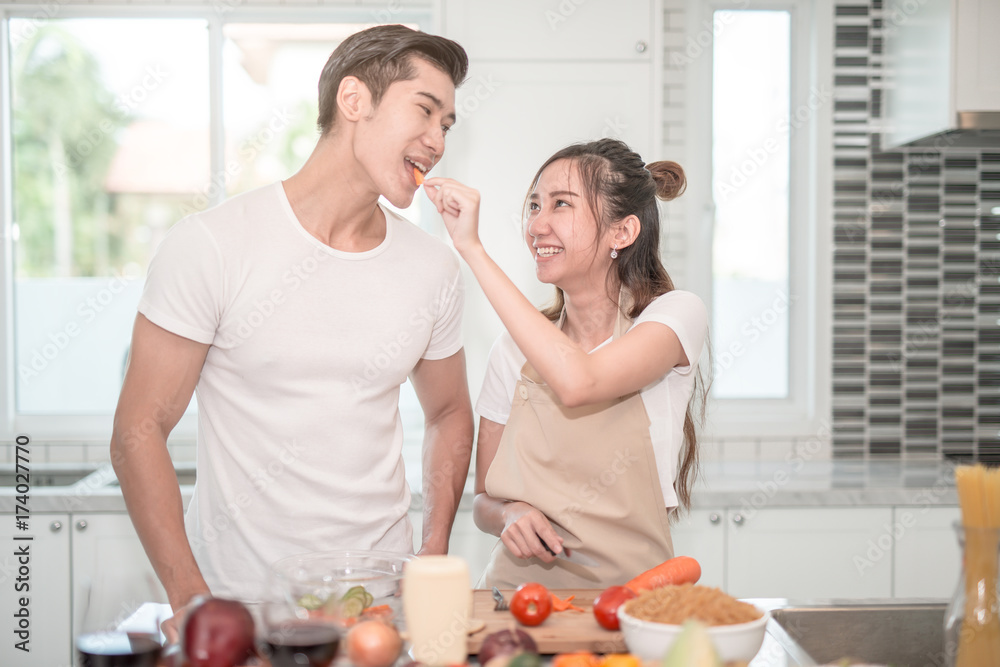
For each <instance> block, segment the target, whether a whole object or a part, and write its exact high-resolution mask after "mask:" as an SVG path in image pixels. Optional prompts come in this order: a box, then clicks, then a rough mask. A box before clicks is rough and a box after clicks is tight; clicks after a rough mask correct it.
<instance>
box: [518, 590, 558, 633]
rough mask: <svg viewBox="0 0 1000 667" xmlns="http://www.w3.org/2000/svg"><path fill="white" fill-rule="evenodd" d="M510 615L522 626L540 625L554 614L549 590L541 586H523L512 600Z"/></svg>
mask: <svg viewBox="0 0 1000 667" xmlns="http://www.w3.org/2000/svg"><path fill="white" fill-rule="evenodd" d="M510 613H512V614H514V618H516V619H517V620H518V621H519V622H520V623H521V625H540V624H541V622H542V621H544V620H545V619H546V618H548V617H549V614H550V613H552V598H551V597H550V596H549V589H547V588H545V586H542V585H541V584H521V585H520V586H518V587H517V590H516V591H514V597H513V598H511V600H510Z"/></svg>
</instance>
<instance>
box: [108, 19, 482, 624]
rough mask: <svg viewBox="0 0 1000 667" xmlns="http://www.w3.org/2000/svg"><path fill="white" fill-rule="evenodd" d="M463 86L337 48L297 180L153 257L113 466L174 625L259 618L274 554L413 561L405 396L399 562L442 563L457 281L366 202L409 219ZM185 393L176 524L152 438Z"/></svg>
mask: <svg viewBox="0 0 1000 667" xmlns="http://www.w3.org/2000/svg"><path fill="white" fill-rule="evenodd" d="M467 67H468V61H467V57H466V54H465V52H464V50H462V48H461V47H460V46H459V45H458V44H456V43H454V42H452V41H450V40H447V39H443V38H441V37H436V36H432V35H428V34H425V33H421V32H417V31H413V30H410V29H408V28H405V27H402V26H380V27H376V28H372V29H369V30H365V31H363V32H360V33H357V34H355V35H353V36H351V37H349V38H348V39H347V40H345V41H344V42H343V44H341V45H340V46H339V47H338V48H337V50H336V51H334V53H333V54H332V55H331V57H330V59H329V61H328V62H327V64H326V66H325V67H324V69H323V73H322V76H321V78H320V83H319V125H320V129H321V137H320V139H319V142H318V143H317V145H316V148H315V150H314V151H313V153H312V155H311V156H310V158H309V159H308V161H307V162H306V164H305V165H304V166H303V167H302V169H301V170H300V171H299V172H298V173H296V174H295V175H294V176H292V177H291V178H289V179H288V180H287V181H284V182H279V183H275V184H273V185H271V186H267V187H264V188H260V189H258V190H255V191H253V192H249V193H246V194H244V195H241V196H238V197H234V198H233V199H231V200H229V201H227V202H226V203H224V204H222V205H221V206H218V207H216V208H214V209H211V210H209V211H205V212H203V213H199V214H195V215H192V216H189V217H188V218H185V219H184V220H182V221H181V222H178V223H177V224H176V225H175V227H174V229H173V230H171V233H170V234H169V235H168V237H167V238H166V239H165V240H164V241H163V243H162V245H161V246H160V248H159V249H158V251H157V255H156V257H155V258H154V260H153V262H152V263H151V265H150V268H149V276H148V280H147V283H146V287H145V291H144V293H143V297H142V300H141V302H140V304H139V314H138V316H137V318H136V323H135V328H134V331H133V337H132V348H131V358H130V360H129V364H128V370H127V373H126V377H125V382H124V386H123V387H122V392H121V397H120V399H119V402H118V410H117V412H116V414H115V424H114V433H113V436H112V441H111V454H112V461H113V462H114V465H115V471H116V472H117V473H118V477H119V479H120V481H121V488H122V493H123V494H124V496H125V501H126V504H127V506H128V510H129V514H130V516H131V517H132V521H133V523H134V524H135V527H136V531H137V532H138V534H139V537H140V539H141V540H142V543H143V546H144V547H145V550H146V553H147V554H148V556H149V558H150V561H151V562H152V564H153V567H154V568H155V570H156V573H157V575H158V576H159V578H160V581H161V582H162V583H163V586H164V588H165V589H166V592H167V595H168V596H169V600H170V603H171V605H172V606H173V608H174V610H175V612H177V611H178V610H180V609H181V608H182V607H184V606H185V605H186V604H188V602H189V601H190V600H191V599H192V597H194V596H196V595H199V594H205V593H211V594H213V595H216V596H220V597H233V598H238V599H244V600H255V599H259V598H260V596H261V595H262V593H263V588H264V586H265V581H266V566H267V565H268V564H269V563H271V562H273V561H275V560H277V559H279V558H282V557H284V556H288V555H291V554H295V553H301V552H304V551H311V550H325V549H348V548H349V549H385V550H391V551H397V552H410V551H411V550H412V548H413V538H412V532H411V526H410V523H409V521H408V519H407V509H408V508H409V504H410V493H409V489H408V487H407V485H406V480H405V477H404V473H403V462H402V458H401V455H400V452H401V447H402V439H403V435H402V428H401V425H400V418H399V409H398V408H399V404H398V398H399V386H400V384H401V383H402V382H403V381H404V380H406V378H407V376H409V377H410V379H411V380H412V382H413V386H414V388H415V390H416V393H417V396H418V398H419V400H420V404H421V406H422V408H423V411H424V416H425V423H426V426H425V441H424V450H425V451H424V456H423V466H424V470H425V477H424V479H425V483H424V488H423V493H424V506H425V510H424V520H423V540H422V545H421V548H420V550H419V552H420V553H425V554H433V553H446V552H447V548H448V538H449V535H450V532H451V526H452V522H453V520H454V517H455V511H456V509H457V506H458V501H459V499H460V497H461V494H462V489H463V486H464V483H465V479H466V475H467V473H468V466H469V459H470V455H471V450H472V431H473V427H472V410H471V407H470V403H469V394H468V389H467V385H466V376H465V357H464V352H463V350H462V343H461V330H460V320H461V311H462V286H461V283H460V274H459V265H458V261H457V258H456V257H455V255H454V253H453V252H452V251H451V250H450V249H449V248H448V247H447V246H446V245H445V244H444V243H442V242H440V241H438V240H437V239H434V238H432V237H431V236H430V235H428V234H426V233H424V232H423V231H421V230H420V229H418V228H416V227H415V226H413V225H412V224H410V223H408V222H406V221H405V220H403V219H402V218H400V217H398V216H397V215H395V214H394V213H392V212H390V211H389V210H388V209H386V208H383V207H382V206H380V205H379V204H378V198H379V195H383V196H385V197H386V199H388V200H389V201H390V202H392V203H393V204H394V205H395V206H399V207H405V206H408V205H409V204H410V202H411V201H412V199H413V196H414V193H415V191H416V189H417V184H416V180H415V175H414V173H413V168H414V166H416V167H418V168H419V169H420V170H421V171H424V172H426V171H429V170H430V169H431V168H432V167H433V166H434V165H435V164H436V163H437V162H438V161H439V160H440V159H441V154H442V153H443V152H444V147H445V134H446V132H447V131H448V129H449V128H450V126H451V125H452V124H453V123H454V121H455V102H454V100H455V87H456V86H457V85H459V84H460V83H461V82H462V80H463V79H464V78H465V74H466V70H467ZM196 388H197V391H198V408H199V414H198V455H197V457H198V461H197V468H198V483H197V486H196V488H195V492H194V496H193V497H192V499H191V504H190V506H189V508H188V511H187V515H186V517H185V516H182V506H181V496H180V491H179V487H178V485H177V482H176V479H175V478H174V475H173V474H172V471H173V468H172V464H171V461H170V457H169V455H168V453H167V448H166V438H167V436H168V434H169V433H170V431H171V429H172V428H173V427H174V425H175V424H176V423H177V420H178V419H179V418H180V416H181V415H182V413H183V412H184V410H185V408H186V407H187V405H188V402H189V401H190V398H191V394H192V392H193V391H194V390H195V389H196ZM428 480H433V482H431V481H428ZM168 630H170V628H169V627H168ZM168 634H170V633H169V632H168Z"/></svg>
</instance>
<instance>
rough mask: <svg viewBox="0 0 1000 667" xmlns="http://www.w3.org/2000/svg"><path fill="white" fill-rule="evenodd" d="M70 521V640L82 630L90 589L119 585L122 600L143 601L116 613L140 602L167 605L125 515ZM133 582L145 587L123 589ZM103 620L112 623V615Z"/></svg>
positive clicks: (86, 516)
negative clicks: (144, 584)
mask: <svg viewBox="0 0 1000 667" xmlns="http://www.w3.org/2000/svg"><path fill="white" fill-rule="evenodd" d="M71 520H72V524H71V525H70V526H69V530H70V531H71V533H72V543H73V590H72V601H73V636H76V635H77V634H79V632H80V631H81V629H82V622H83V615H84V612H85V611H86V604H87V597H88V596H87V593H88V591H89V590H90V587H91V585H93V586H95V587H101V588H104V589H107V588H113V586H114V585H118V586H119V587H120V588H121V590H122V596H127V595H140V596H142V597H143V598H145V600H127V599H122V600H120V601H118V604H119V605H125V606H126V609H119V612H118V613H124V612H126V611H128V610H130V609H131V608H134V607H135V606H137V605H138V604H139V603H141V602H143V601H146V602H150V601H155V602H166V601H167V595H166V592H165V591H164V590H163V587H162V586H161V585H160V582H159V580H158V579H157V578H156V573H155V572H154V571H153V566H152V565H151V564H150V563H149V558H147V557H146V552H145V551H144V550H143V548H142V543H141V542H140V541H139V535H138V534H137V533H136V532H135V527H134V526H133V525H132V520H131V519H130V518H129V516H128V514H123V513H116V514H111V513H103V514H74V515H72V517H71ZM136 580H141V581H143V582H144V583H146V584H147V586H146V587H145V588H143V589H140V590H126V589H125V588H124V586H125V585H126V584H131V582H134V581H136ZM147 592H148V595H147V594H146V593H147ZM150 598H152V599H150ZM104 616H105V618H108V619H113V618H115V613H112V612H107V611H106V612H105V614H104ZM122 620H124V619H122Z"/></svg>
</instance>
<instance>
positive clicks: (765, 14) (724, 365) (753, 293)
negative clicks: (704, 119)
mask: <svg viewBox="0 0 1000 667" xmlns="http://www.w3.org/2000/svg"><path fill="white" fill-rule="evenodd" d="M714 18H715V26H716V30H715V40H714V46H713V70H714V71H713V77H712V181H713V182H712V194H713V199H714V204H715V227H714V236H713V238H714V241H713V243H714V245H713V249H712V278H713V288H712V300H713V313H712V336H713V347H714V350H713V353H714V363H715V369H714V379H713V383H712V393H713V395H714V396H715V397H716V398H729V399H745V398H750V399H759V398H786V397H787V396H788V384H789V308H790V305H791V304H790V298H789V282H788V280H789V278H788V277H789V186H788V184H789V174H790V163H789V155H790V124H789V106H790V99H791V97H790V93H791V89H790V86H791V69H790V55H791V32H790V22H791V16H790V13H789V12H787V11H717V12H715V17H714Z"/></svg>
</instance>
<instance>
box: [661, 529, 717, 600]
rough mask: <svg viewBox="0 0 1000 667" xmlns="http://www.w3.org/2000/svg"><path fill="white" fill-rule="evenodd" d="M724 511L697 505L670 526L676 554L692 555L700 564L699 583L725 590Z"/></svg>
mask: <svg viewBox="0 0 1000 667" xmlns="http://www.w3.org/2000/svg"><path fill="white" fill-rule="evenodd" d="M725 519H726V511H725V510H724V509H717V510H713V509H696V510H691V511H690V512H688V513H687V514H685V515H684V516H683V517H682V518H681V519H680V520H679V521H678V522H677V523H675V524H674V525H672V526H670V536H671V537H672V538H673V542H674V555H675V556H691V557H692V558H694V559H695V560H697V561H698V563H699V564H700V565H701V579H700V580H699V581H698V583H699V584H700V585H702V586H714V587H715V588H721V589H723V590H726V576H725V571H726V525H725Z"/></svg>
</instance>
